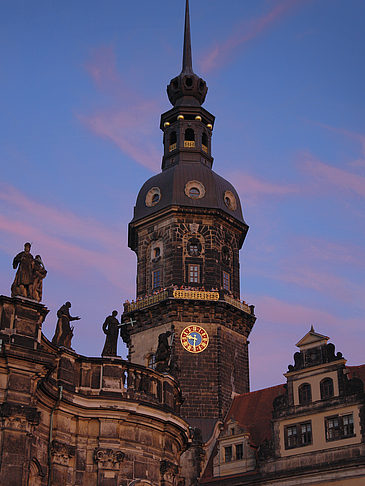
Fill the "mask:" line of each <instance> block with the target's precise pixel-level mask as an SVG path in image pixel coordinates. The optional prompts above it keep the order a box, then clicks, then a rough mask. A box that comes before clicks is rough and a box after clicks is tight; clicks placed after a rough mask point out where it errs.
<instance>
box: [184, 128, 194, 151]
mask: <svg viewBox="0 0 365 486" xmlns="http://www.w3.org/2000/svg"><path fill="white" fill-rule="evenodd" d="M184 147H189V148H194V147H195V133H194V130H193V129H192V128H187V129H186V130H185V140H184Z"/></svg>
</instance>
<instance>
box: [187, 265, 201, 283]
mask: <svg viewBox="0 0 365 486" xmlns="http://www.w3.org/2000/svg"><path fill="white" fill-rule="evenodd" d="M192 275H193V279H192ZM188 283H189V284H190V283H191V284H198V283H200V265H199V264H198V263H189V264H188Z"/></svg>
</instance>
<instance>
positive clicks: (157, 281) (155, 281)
mask: <svg viewBox="0 0 365 486" xmlns="http://www.w3.org/2000/svg"><path fill="white" fill-rule="evenodd" d="M159 287H161V270H155V271H154V272H152V288H153V289H158V288H159Z"/></svg>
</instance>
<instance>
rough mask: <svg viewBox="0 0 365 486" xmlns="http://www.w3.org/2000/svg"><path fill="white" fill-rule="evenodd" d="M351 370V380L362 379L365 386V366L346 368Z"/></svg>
mask: <svg viewBox="0 0 365 486" xmlns="http://www.w3.org/2000/svg"><path fill="white" fill-rule="evenodd" d="M346 369H348V370H349V375H348V377H349V378H360V380H362V381H363V382H364V385H365V364H363V365H359V366H346Z"/></svg>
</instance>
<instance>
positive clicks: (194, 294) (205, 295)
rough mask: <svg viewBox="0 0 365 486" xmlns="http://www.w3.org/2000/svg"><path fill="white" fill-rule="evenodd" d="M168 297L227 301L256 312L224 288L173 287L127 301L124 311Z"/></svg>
mask: <svg viewBox="0 0 365 486" xmlns="http://www.w3.org/2000/svg"><path fill="white" fill-rule="evenodd" d="M167 299H186V300H208V301H215V302H217V301H220V302H222V301H223V302H227V304H230V305H232V306H233V307H236V309H240V310H242V311H244V312H247V313H248V314H254V310H251V307H252V306H251V307H250V306H249V305H248V304H246V302H244V301H243V302H241V301H240V300H239V299H235V298H234V297H231V296H230V295H228V294H227V293H226V292H225V291H224V290H220V291H215V290H214V291H205V290H183V289H176V290H173V289H172V288H169V289H166V290H163V291H161V292H159V293H158V294H155V295H150V296H148V297H145V298H144V299H139V300H138V301H137V302H133V301H132V302H125V303H124V312H125V313H129V312H133V311H137V310H140V309H145V308H147V307H150V306H153V305H154V304H157V303H158V302H161V301H163V300H167Z"/></svg>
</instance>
